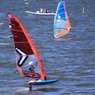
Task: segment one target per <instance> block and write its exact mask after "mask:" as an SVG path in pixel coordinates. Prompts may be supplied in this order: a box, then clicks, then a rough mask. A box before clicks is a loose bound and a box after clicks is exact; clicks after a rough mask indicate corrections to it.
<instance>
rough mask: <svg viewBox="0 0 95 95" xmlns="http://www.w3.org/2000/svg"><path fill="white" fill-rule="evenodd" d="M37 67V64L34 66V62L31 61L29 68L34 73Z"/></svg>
mask: <svg viewBox="0 0 95 95" xmlns="http://www.w3.org/2000/svg"><path fill="white" fill-rule="evenodd" d="M35 67H37V64H36V65H35V66H34V65H33V62H29V67H28V69H29V71H30V72H32V73H33V72H34V68H35Z"/></svg>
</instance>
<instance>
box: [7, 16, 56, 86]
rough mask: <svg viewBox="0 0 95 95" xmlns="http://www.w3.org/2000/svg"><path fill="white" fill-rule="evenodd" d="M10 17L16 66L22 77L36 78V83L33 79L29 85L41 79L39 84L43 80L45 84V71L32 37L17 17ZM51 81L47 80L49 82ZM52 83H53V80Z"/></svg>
mask: <svg viewBox="0 0 95 95" xmlns="http://www.w3.org/2000/svg"><path fill="white" fill-rule="evenodd" d="M9 19H10V24H11V31H12V34H13V42H14V49H15V57H16V66H17V70H18V72H19V74H20V75H21V76H22V77H25V78H30V79H31V80H35V82H34V83H32V81H30V82H28V84H29V85H32V84H36V82H37V81H39V80H41V82H39V84H42V82H43V81H44V82H43V84H45V81H46V75H45V71H44V69H43V66H42V62H41V60H40V57H39V55H38V52H37V50H36V48H35V46H34V44H33V42H32V40H31V38H30V37H29V35H28V34H27V32H26V30H25V29H24V27H23V26H22V24H21V23H20V21H19V20H18V19H17V18H16V17H9ZM49 81H50V80H49ZM46 82H47V81H46ZM50 82H51V81H50ZM50 82H47V84H49V83H50ZM54 82H55V80H54ZM56 82H57V81H56ZM51 83H53V81H52V82H51Z"/></svg>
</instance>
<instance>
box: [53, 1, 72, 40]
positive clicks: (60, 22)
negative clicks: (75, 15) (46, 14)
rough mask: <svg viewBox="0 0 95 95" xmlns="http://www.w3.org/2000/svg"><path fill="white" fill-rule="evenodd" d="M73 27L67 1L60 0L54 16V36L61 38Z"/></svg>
mask: <svg viewBox="0 0 95 95" xmlns="http://www.w3.org/2000/svg"><path fill="white" fill-rule="evenodd" d="M70 28H71V25H70V22H69V18H68V15H67V12H66V7H65V2H64V1H60V2H59V3H58V6H57V10H56V14H55V17H54V37H55V38H59V37H61V36H63V35H66V34H67V33H68V32H69V30H70Z"/></svg>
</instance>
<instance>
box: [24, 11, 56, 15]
mask: <svg viewBox="0 0 95 95" xmlns="http://www.w3.org/2000/svg"><path fill="white" fill-rule="evenodd" d="M25 13H28V14H31V15H55V13H40V12H39V11H37V12H30V11H25Z"/></svg>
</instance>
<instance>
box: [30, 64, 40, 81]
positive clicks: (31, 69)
mask: <svg viewBox="0 0 95 95" xmlns="http://www.w3.org/2000/svg"><path fill="white" fill-rule="evenodd" d="M35 67H37V64H36V65H35V66H34V64H33V62H29V67H28V69H29V73H34V74H32V78H33V77H38V78H40V77H41V76H40V74H38V73H35V71H34V68H35ZM32 78H31V80H32Z"/></svg>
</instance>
